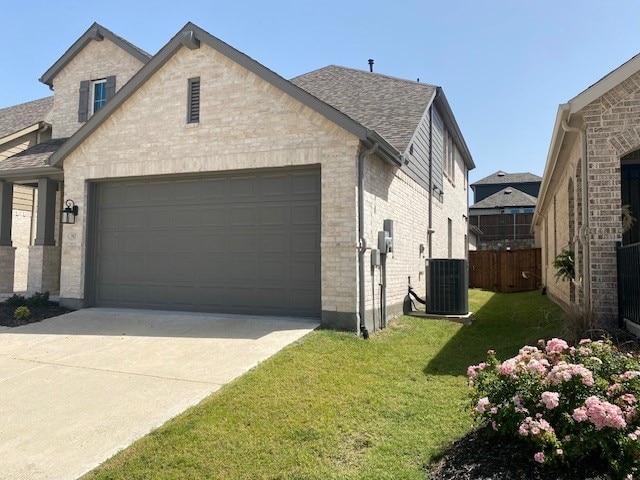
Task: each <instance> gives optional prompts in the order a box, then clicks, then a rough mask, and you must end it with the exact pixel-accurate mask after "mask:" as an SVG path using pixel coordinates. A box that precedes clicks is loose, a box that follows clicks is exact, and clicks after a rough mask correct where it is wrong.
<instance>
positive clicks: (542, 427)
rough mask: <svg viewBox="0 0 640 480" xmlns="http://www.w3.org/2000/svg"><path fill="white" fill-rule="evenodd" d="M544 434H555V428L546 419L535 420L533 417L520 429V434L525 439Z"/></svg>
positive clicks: (526, 419)
mask: <svg viewBox="0 0 640 480" xmlns="http://www.w3.org/2000/svg"><path fill="white" fill-rule="evenodd" d="M544 432H546V433H551V434H553V433H554V430H553V427H552V426H551V425H550V424H549V422H547V421H546V420H545V419H544V418H540V419H538V420H534V419H533V418H531V417H527V418H525V419H524V422H522V423H521V424H520V426H519V427H518V433H519V434H520V435H522V436H523V437H527V436H529V435H531V436H533V437H537V436H539V435H541V434H542V433H544Z"/></svg>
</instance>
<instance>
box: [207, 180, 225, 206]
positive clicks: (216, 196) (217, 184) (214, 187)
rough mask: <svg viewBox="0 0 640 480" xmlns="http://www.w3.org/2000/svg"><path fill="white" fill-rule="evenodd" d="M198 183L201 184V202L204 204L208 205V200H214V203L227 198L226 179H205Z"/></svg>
mask: <svg viewBox="0 0 640 480" xmlns="http://www.w3.org/2000/svg"><path fill="white" fill-rule="evenodd" d="M200 183H201V184H202V185H201V193H202V200H203V201H204V203H205V204H206V203H208V202H207V201H208V200H215V201H216V202H220V201H224V200H226V199H227V198H228V196H229V194H228V188H229V182H228V180H227V179H226V178H211V179H205V180H202V181H201V182H200Z"/></svg>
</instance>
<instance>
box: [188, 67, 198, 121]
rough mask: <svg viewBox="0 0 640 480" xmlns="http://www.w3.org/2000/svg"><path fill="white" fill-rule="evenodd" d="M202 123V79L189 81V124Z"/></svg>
mask: <svg viewBox="0 0 640 480" xmlns="http://www.w3.org/2000/svg"><path fill="white" fill-rule="evenodd" d="M198 122H200V77H198V78H190V79H189V102H188V106H187V123H198Z"/></svg>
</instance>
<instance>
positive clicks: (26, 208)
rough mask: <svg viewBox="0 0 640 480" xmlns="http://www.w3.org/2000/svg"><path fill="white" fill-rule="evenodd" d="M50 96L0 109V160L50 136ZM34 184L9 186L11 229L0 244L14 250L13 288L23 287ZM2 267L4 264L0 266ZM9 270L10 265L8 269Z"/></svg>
mask: <svg viewBox="0 0 640 480" xmlns="http://www.w3.org/2000/svg"><path fill="white" fill-rule="evenodd" d="M52 107H53V97H47V98H42V99H40V100H34V101H32V102H27V103H21V104H20V105H15V106H13V107H8V108H3V109H0V162H1V161H2V160H5V159H7V158H9V157H11V156H13V155H17V154H19V153H21V152H23V151H24V150H26V149H27V148H29V147H33V146H35V145H37V144H39V143H41V142H43V141H46V140H49V139H50V138H51V118H50V114H51V109H52ZM34 187H35V184H33V183H22V184H21V183H17V184H16V185H15V186H14V189H13V200H12V202H11V203H12V206H13V208H12V210H13V211H12V212H11V217H12V222H11V225H12V232H11V236H9V235H8V232H5V236H4V237H0V246H5V247H6V246H8V247H13V248H14V249H15V277H14V289H16V290H18V291H21V290H26V289H27V271H28V264H29V245H31V243H32V242H33V240H34V232H35V221H36V215H35V212H34V210H33V206H34V203H35V195H36V190H35V188H34ZM3 266H4V265H3ZM12 270H13V268H12Z"/></svg>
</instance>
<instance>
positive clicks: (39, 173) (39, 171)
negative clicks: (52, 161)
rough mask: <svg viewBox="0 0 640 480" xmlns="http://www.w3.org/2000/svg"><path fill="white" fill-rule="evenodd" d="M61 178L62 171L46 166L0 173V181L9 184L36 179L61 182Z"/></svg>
mask: <svg viewBox="0 0 640 480" xmlns="http://www.w3.org/2000/svg"><path fill="white" fill-rule="evenodd" d="M63 176H64V172H63V171H62V169H60V168H55V167H46V166H45V167H38V168H16V169H12V170H4V171H0V180H8V181H11V182H17V181H25V180H34V179H37V178H52V179H55V180H62V178H63Z"/></svg>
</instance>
